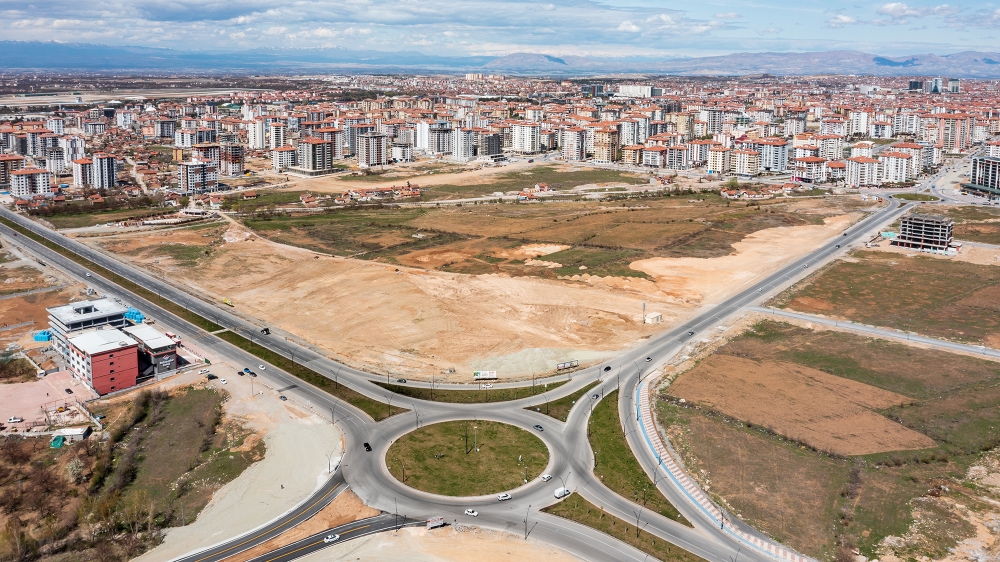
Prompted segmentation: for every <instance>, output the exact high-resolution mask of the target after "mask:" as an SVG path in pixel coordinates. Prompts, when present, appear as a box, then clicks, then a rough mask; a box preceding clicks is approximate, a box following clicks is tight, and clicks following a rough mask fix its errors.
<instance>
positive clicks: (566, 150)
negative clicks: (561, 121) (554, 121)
mask: <svg viewBox="0 0 1000 562" xmlns="http://www.w3.org/2000/svg"><path fill="white" fill-rule="evenodd" d="M562 158H563V160H567V161H570V162H579V161H582V160H586V159H587V132H586V131H584V130H583V129H581V128H579V127H570V128H568V129H563V132H562Z"/></svg>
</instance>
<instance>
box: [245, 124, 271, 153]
mask: <svg viewBox="0 0 1000 562" xmlns="http://www.w3.org/2000/svg"><path fill="white" fill-rule="evenodd" d="M247 145H249V146H250V150H264V149H265V148H267V126H266V124H265V123H264V118H263V117H255V118H254V120H253V121H251V122H250V125H249V126H248V127H247Z"/></svg>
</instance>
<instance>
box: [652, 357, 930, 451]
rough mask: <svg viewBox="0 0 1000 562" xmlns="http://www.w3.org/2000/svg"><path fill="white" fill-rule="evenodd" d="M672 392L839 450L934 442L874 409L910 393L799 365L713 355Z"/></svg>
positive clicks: (917, 446)
mask: <svg viewBox="0 0 1000 562" xmlns="http://www.w3.org/2000/svg"><path fill="white" fill-rule="evenodd" d="M670 393H671V394H673V395H675V396H678V397H680V398H684V399H686V400H688V401H689V402H695V403H698V404H701V405H704V406H706V407H708V408H711V409H714V410H717V411H721V412H723V413H725V414H727V415H730V416H733V417H735V418H738V419H740V420H744V421H748V422H751V423H753V424H755V425H758V426H762V427H766V428H768V429H770V430H772V431H774V432H776V433H779V434H781V435H785V436H787V437H789V438H791V439H795V440H797V441H800V442H803V443H808V444H810V445H812V446H814V447H816V448H817V449H820V450H823V451H829V452H833V453H837V454H840V455H867V454H871V453H880V452H884V451H899V450H912V449H923V448H926V447H933V446H934V444H935V443H934V441H933V440H932V439H931V438H929V437H927V436H926V435H923V434H922V433H918V432H916V431H913V430H912V429H908V428H906V427H904V426H902V425H900V424H898V423H896V422H893V421H890V420H889V419H887V418H885V417H883V416H881V415H879V414H877V413H875V412H873V411H872V410H876V409H881V408H887V407H890V406H894V405H898V404H903V403H909V402H911V401H912V399H910V398H907V397H906V396H902V395H900V394H896V393H894V392H889V391H887V390H882V389H879V388H876V387H874V386H869V385H866V384H863V383H859V382H856V381H852V380H849V379H844V378H841V377H837V376H835V375H830V374H827V373H824V372H822V371H819V370H817V369H812V368H810V367H804V366H802V365H796V364H793V363H781V362H777V361H764V362H760V363H758V362H756V361H752V360H750V359H744V358H741V357H732V356H727V355H714V356H711V357H709V358H708V359H707V360H705V361H704V362H702V363H701V364H700V365H699V366H698V367H696V368H695V369H694V370H692V371H689V372H688V373H685V374H684V375H681V376H680V377H679V378H678V379H677V380H676V381H675V382H674V383H673V384H672V385H671V386H670Z"/></svg>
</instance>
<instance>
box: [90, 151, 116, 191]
mask: <svg viewBox="0 0 1000 562" xmlns="http://www.w3.org/2000/svg"><path fill="white" fill-rule="evenodd" d="M92 162H93V172H92V173H93V178H92V185H93V187H94V188H95V189H113V188H115V187H117V186H118V159H117V158H115V157H114V156H112V155H110V154H108V153H106V152H98V153H96V154H94V156H93V158H92Z"/></svg>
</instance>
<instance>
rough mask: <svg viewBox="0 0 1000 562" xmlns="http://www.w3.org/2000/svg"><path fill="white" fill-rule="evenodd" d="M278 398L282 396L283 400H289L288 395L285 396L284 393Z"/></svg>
mask: <svg viewBox="0 0 1000 562" xmlns="http://www.w3.org/2000/svg"><path fill="white" fill-rule="evenodd" d="M278 398H280V399H282V400H288V397H287V396H285V395H284V394H282V395H281V396H279V397H278Z"/></svg>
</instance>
